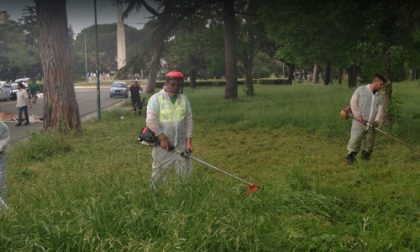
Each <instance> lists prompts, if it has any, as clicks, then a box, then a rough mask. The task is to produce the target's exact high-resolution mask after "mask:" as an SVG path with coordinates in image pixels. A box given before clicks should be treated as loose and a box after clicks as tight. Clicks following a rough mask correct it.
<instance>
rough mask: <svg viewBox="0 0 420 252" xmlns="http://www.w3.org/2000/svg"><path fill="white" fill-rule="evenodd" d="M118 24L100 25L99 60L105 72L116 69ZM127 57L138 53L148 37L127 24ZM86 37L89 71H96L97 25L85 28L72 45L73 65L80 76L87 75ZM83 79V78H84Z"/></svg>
mask: <svg viewBox="0 0 420 252" xmlns="http://www.w3.org/2000/svg"><path fill="white" fill-rule="evenodd" d="M116 33H117V25H116V24H101V25H98V40H99V41H100V42H99V62H100V68H101V69H102V70H103V72H104V73H110V72H111V71H116V68H117V67H116V60H115V59H116V55H117V49H116V48H117V40H116ZM125 34H126V44H127V57H128V60H130V55H133V54H136V52H137V47H138V45H139V43H140V44H142V43H144V41H145V40H146V39H147V37H144V32H141V31H139V30H137V29H136V28H133V27H131V26H128V25H125ZM85 38H86V49H87V50H86V51H87V67H88V71H89V72H95V69H96V49H95V48H96V44H95V43H96V42H95V27H94V26H93V25H92V26H90V27H87V28H85V29H83V30H82V31H81V32H80V33H79V34H78V35H77V36H76V39H75V41H74V44H73V46H72V52H73V65H74V67H75V70H74V71H75V73H76V74H77V75H78V76H80V77H82V76H83V77H84V76H85ZM82 79H83V78H82Z"/></svg>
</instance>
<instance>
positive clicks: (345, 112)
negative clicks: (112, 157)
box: [340, 106, 417, 151]
mask: <svg viewBox="0 0 420 252" xmlns="http://www.w3.org/2000/svg"><path fill="white" fill-rule="evenodd" d="M340 116H341V119H343V120H347V119H348V118H352V119H354V120H356V118H355V117H354V116H353V114H352V113H351V108H350V106H347V107H345V108H343V109H342V110H341V111H340ZM361 123H363V124H364V125H366V126H368V127H370V128H373V129H375V130H376V131H379V132H381V133H382V134H384V135H385V136H388V137H390V138H392V139H393V140H394V141H397V142H398V143H400V144H402V145H404V146H405V147H407V148H409V149H411V150H415V151H417V149H416V148H415V147H414V146H412V145H410V144H408V143H406V142H405V141H403V140H401V139H399V138H397V137H395V136H393V135H391V134H389V133H388V132H386V131H383V130H381V129H380V128H378V127H377V126H375V125H372V124H370V123H368V122H367V121H364V120H363V121H361Z"/></svg>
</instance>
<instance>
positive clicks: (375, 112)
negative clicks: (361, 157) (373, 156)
mask: <svg viewBox="0 0 420 252" xmlns="http://www.w3.org/2000/svg"><path fill="white" fill-rule="evenodd" d="M383 103H384V97H383V95H382V94H380V93H379V92H376V94H374V93H373V92H372V90H371V89H370V87H369V85H367V86H361V87H358V88H357V89H356V91H354V93H353V96H352V97H351V100H350V107H351V111H352V114H353V116H354V117H358V116H362V118H363V120H364V121H366V122H368V123H369V124H371V125H372V124H374V123H379V122H381V120H382V116H383V113H384V105H383ZM350 135H351V136H350V140H349V143H348V145H347V151H348V153H349V154H350V153H352V152H354V153H357V152H359V149H360V148H361V149H362V151H366V152H371V151H372V149H373V143H374V140H375V129H374V128H371V127H369V126H366V125H364V124H363V123H361V122H358V121H356V120H353V124H352V126H351V133H350Z"/></svg>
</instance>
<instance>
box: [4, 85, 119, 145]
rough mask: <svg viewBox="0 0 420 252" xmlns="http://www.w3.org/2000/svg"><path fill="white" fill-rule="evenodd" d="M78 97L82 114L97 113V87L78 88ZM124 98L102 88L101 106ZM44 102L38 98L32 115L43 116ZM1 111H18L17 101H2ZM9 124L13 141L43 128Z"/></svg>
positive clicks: (33, 125) (39, 125)
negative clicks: (116, 96) (113, 96)
mask: <svg viewBox="0 0 420 252" xmlns="http://www.w3.org/2000/svg"><path fill="white" fill-rule="evenodd" d="M75 90H76V99H77V103H78V105H79V110H80V116H82V117H83V116H87V115H89V114H91V113H96V89H95V88H76V89H75ZM124 100H126V99H124V98H109V95H108V88H102V89H101V108H106V107H109V106H112V105H114V104H117V103H119V102H122V101H124ZM42 104H43V99H42V98H40V99H38V102H37V103H36V104H33V105H32V108H31V109H30V111H29V113H30V114H31V115H32V114H34V115H39V116H42ZM0 111H1V112H10V113H17V109H16V101H8V102H5V101H1V102H0ZM6 124H7V125H8V126H9V129H10V133H11V142H15V141H17V140H20V139H22V138H25V137H26V136H28V135H30V134H31V133H33V132H39V131H40V130H41V129H42V123H31V125H30V126H29V127H26V126H21V127H16V126H15V123H6Z"/></svg>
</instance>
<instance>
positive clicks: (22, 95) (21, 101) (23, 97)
mask: <svg viewBox="0 0 420 252" xmlns="http://www.w3.org/2000/svg"><path fill="white" fill-rule="evenodd" d="M28 106H29V107H30V101H29V95H28V92H26V89H25V85H23V83H21V82H19V83H18V91H17V93H16V107H17V108H18V111H19V117H18V123H17V124H16V126H22V113H25V118H26V122H25V125H26V126H29V113H28Z"/></svg>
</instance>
